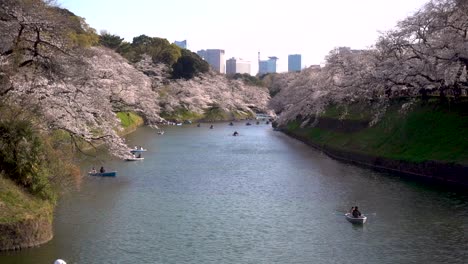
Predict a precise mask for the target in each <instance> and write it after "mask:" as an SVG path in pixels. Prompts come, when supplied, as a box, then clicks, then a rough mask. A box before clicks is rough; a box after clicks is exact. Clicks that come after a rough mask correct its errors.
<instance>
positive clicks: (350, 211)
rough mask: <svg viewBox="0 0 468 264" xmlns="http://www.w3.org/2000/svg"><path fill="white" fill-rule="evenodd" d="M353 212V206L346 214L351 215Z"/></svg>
mask: <svg viewBox="0 0 468 264" xmlns="http://www.w3.org/2000/svg"><path fill="white" fill-rule="evenodd" d="M353 211H354V206H353V207H351V210H349V212H348V213H350V214H353Z"/></svg>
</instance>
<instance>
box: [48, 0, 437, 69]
mask: <svg viewBox="0 0 468 264" xmlns="http://www.w3.org/2000/svg"><path fill="white" fill-rule="evenodd" d="M57 2H58V4H59V5H60V6H61V7H64V8H67V9H69V10H70V11H72V12H73V13H75V14H76V15H78V16H80V17H83V18H85V19H86V22H87V23H88V24H89V25H90V26H91V27H93V28H95V29H96V30H97V32H98V33H99V32H101V31H102V30H106V31H107V32H109V33H111V34H115V35H119V36H120V37H123V38H125V40H127V41H129V42H131V41H132V39H133V37H136V36H139V35H142V34H145V35H147V36H151V37H160V38H166V39H168V40H169V41H170V42H171V43H172V42H174V41H175V40H179V41H181V40H187V45H188V47H187V48H188V49H190V50H192V51H194V52H196V51H198V50H201V49H223V50H225V59H229V58H231V57H236V58H242V59H245V60H249V61H251V74H252V75H255V74H256V73H257V71H258V63H257V60H258V52H260V54H261V59H262V60H264V59H267V58H268V57H270V56H276V57H278V58H279V60H278V71H279V72H283V71H287V68H288V55H289V54H301V55H302V67H306V66H310V65H314V64H323V63H324V62H325V56H326V55H327V54H328V53H329V51H330V50H332V49H334V48H336V47H342V46H346V47H351V48H353V49H365V48H369V47H371V46H372V45H373V44H374V43H375V42H376V40H377V39H378V37H379V35H380V34H381V32H385V31H388V30H390V29H392V28H394V27H395V26H396V25H397V22H398V21H400V20H403V19H404V18H406V17H407V16H409V15H411V14H413V13H414V12H416V11H417V10H418V9H420V8H421V7H422V6H423V5H424V4H425V3H427V2H428V0H391V1H390V0H353V1H351V0H286V1H284V0H281V1H280V0H229V1H227V0H132V1H129V0H58V1H57Z"/></svg>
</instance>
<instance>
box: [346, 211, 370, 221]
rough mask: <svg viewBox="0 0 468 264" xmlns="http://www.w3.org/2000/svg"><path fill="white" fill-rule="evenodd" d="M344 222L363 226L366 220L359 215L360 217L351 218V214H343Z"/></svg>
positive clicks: (363, 216)
mask: <svg viewBox="0 0 468 264" xmlns="http://www.w3.org/2000/svg"><path fill="white" fill-rule="evenodd" d="M345 217H346V220H348V221H349V222H351V223H353V224H364V223H365V222H366V220H367V217H366V216H365V215H361V216H360V217H357V218H356V217H353V215H352V214H351V213H346V214H345Z"/></svg>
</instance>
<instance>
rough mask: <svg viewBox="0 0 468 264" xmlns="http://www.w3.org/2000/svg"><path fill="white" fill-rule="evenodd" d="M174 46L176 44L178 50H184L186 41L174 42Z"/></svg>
mask: <svg viewBox="0 0 468 264" xmlns="http://www.w3.org/2000/svg"><path fill="white" fill-rule="evenodd" d="M174 44H176V45H177V46H179V48H181V49H186V48H187V40H185V39H184V40H182V41H177V40H176V41H174Z"/></svg>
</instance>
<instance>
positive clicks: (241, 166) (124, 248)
mask: <svg viewBox="0 0 468 264" xmlns="http://www.w3.org/2000/svg"><path fill="white" fill-rule="evenodd" d="M164 130H165V134H164V135H163V136H161V135H157V134H156V131H154V130H151V129H148V128H142V129H140V130H138V131H137V132H136V133H133V134H131V135H129V136H128V138H127V141H128V143H129V144H130V145H142V146H144V147H145V148H148V152H147V153H144V157H145V160H144V161H142V162H123V161H120V160H115V159H112V158H110V157H104V158H103V159H104V164H105V165H106V167H107V169H109V170H114V169H115V170H117V171H118V177H116V178H99V177H87V176H85V177H84V178H83V179H82V183H81V185H80V186H81V187H80V189H79V190H77V191H75V192H72V193H69V194H67V195H66V196H65V197H63V198H62V199H61V200H60V204H59V207H58V208H57V212H56V219H55V238H54V239H53V240H52V241H51V242H49V243H47V244H46V245H44V246H42V247H39V248H35V249H30V250H25V251H21V252H10V253H1V255H0V263H2V264H3V263H52V262H53V260H54V259H56V258H59V257H60V258H63V259H65V260H67V261H68V263H464V262H465V261H466V259H467V258H466V256H467V253H468V252H467V247H466V245H467V244H468V236H467V235H466V234H467V230H468V197H467V195H465V194H463V193H457V192H450V191H447V190H441V189H437V188H434V187H432V186H428V185H426V184H421V183H415V182H413V181H408V180H403V179H401V178H400V177H398V176H395V175H390V174H384V173H380V172H375V171H372V170H368V169H365V168H360V167H355V166H353V165H349V164H343V163H340V162H337V161H335V160H332V159H330V158H328V157H327V156H325V155H323V154H322V153H320V152H317V151H315V150H313V149H311V148H309V147H307V146H305V145H304V144H302V143H301V142H299V141H296V140H294V139H291V138H288V137H287V136H285V135H283V134H281V133H279V132H274V131H272V130H271V128H270V127H267V126H266V125H264V124H263V125H252V126H245V124H244V123H242V124H241V123H236V124H235V125H234V126H229V125H228V124H227V123H226V124H222V123H221V124H216V125H215V126H214V129H209V128H208V125H205V124H204V125H202V127H199V128H197V127H196V125H191V126H185V125H184V126H180V127H179V126H175V127H167V128H164ZM234 130H236V131H238V132H239V136H236V137H233V136H232V133H233V131H234ZM99 165H101V164H98V162H96V161H95V160H88V161H84V162H83V171H84V172H86V171H87V170H88V169H89V168H90V167H91V166H99ZM355 205H358V206H359V208H360V209H361V211H362V212H363V213H364V214H366V215H367V216H368V220H367V221H368V223H366V224H365V225H364V226H358V225H352V224H351V223H349V222H347V221H346V220H345V218H344V216H343V214H344V212H346V211H348V210H349V208H351V206H355Z"/></svg>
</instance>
